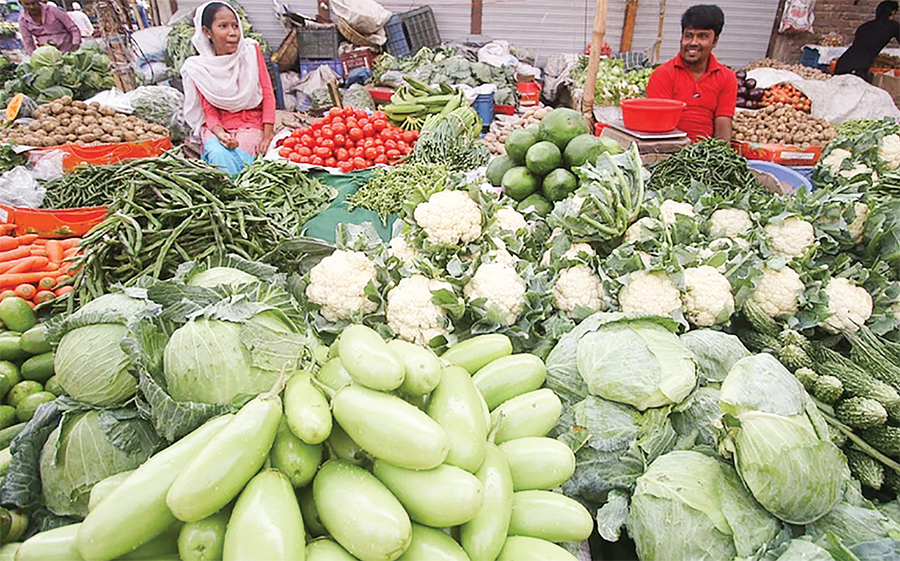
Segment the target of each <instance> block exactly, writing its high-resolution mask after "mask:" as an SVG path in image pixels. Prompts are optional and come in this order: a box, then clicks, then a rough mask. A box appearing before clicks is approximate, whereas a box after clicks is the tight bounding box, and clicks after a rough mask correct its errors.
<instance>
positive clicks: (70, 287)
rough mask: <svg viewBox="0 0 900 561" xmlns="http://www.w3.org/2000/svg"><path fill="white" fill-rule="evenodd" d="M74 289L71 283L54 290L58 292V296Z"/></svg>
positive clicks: (55, 292)
mask: <svg viewBox="0 0 900 561" xmlns="http://www.w3.org/2000/svg"><path fill="white" fill-rule="evenodd" d="M72 290H73V288H72V286H71V285H68V286H61V287H59V288H57V289H56V290H54V291H53V293H54V294H56V296H57V297H59V296H63V295H65V294H68V293H70V292H72Z"/></svg>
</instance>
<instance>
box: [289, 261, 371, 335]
mask: <svg viewBox="0 0 900 561" xmlns="http://www.w3.org/2000/svg"><path fill="white" fill-rule="evenodd" d="M376 273H377V272H376V270H375V265H374V264H373V263H372V262H371V261H369V258H368V257H366V254H365V253H361V252H359V251H344V250H341V249H338V250H336V251H335V252H334V253H332V254H331V255H329V256H328V257H326V258H325V259H322V260H321V261H319V263H318V264H317V265H316V266H315V267H313V268H312V270H310V272H309V285H308V286H307V287H306V297H307V298H309V301H310V302H313V303H315V304H318V305H319V306H320V307H321V309H320V311H321V312H322V316H324V317H325V319H327V320H328V321H339V320H343V319H349V318H350V315H351V314H352V313H353V312H356V311H358V310H362V311H363V312H374V311H375V310H376V309H377V307H378V306H377V304H375V302H372V301H371V300H369V299H368V298H367V297H366V293H365V290H366V285H367V284H369V281H373V280H375V275H376Z"/></svg>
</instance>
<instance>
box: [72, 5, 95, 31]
mask: <svg viewBox="0 0 900 561" xmlns="http://www.w3.org/2000/svg"><path fill="white" fill-rule="evenodd" d="M66 13H67V14H68V15H69V17H70V18H72V21H74V22H75V25H77V26H78V29H80V30H81V36H82V37H91V36H93V35H94V24H92V23H91V18H89V17H88V15H87V14H86V13H84V12H82V11H81V4H79V3H78V2H72V11H71V12H66Z"/></svg>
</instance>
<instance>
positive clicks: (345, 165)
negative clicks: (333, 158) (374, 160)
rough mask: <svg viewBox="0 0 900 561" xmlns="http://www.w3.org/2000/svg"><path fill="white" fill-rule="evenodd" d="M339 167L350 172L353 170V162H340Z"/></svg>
mask: <svg viewBox="0 0 900 561" xmlns="http://www.w3.org/2000/svg"><path fill="white" fill-rule="evenodd" d="M338 167H339V168H340V169H341V171H342V172H344V173H350V172H351V171H353V162H350V161H343V162H338Z"/></svg>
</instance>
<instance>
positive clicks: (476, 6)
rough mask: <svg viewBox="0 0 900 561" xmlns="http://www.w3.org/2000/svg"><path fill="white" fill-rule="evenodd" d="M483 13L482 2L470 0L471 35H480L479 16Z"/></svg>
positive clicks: (482, 0) (481, 0) (480, 0)
mask: <svg viewBox="0 0 900 561" xmlns="http://www.w3.org/2000/svg"><path fill="white" fill-rule="evenodd" d="M483 12H484V0H472V26H471V33H472V35H481V16H482V14H483Z"/></svg>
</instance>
